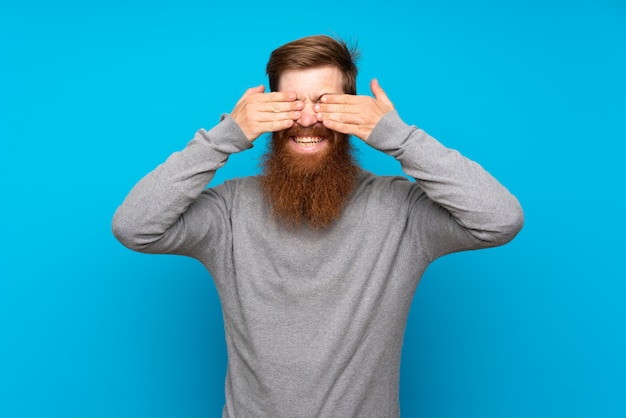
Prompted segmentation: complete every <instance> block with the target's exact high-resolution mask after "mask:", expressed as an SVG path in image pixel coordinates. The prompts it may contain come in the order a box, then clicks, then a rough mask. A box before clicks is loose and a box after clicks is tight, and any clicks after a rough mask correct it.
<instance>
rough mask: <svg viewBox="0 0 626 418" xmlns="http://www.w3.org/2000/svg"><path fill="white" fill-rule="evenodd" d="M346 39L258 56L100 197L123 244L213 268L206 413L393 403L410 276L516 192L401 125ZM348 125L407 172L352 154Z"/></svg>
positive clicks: (510, 219)
mask: <svg viewBox="0 0 626 418" xmlns="http://www.w3.org/2000/svg"><path fill="white" fill-rule="evenodd" d="M356 56H357V53H356V51H355V50H353V49H352V50H351V49H350V48H348V47H347V46H346V44H345V43H343V42H342V41H337V40H335V39H333V38H330V37H327V36H312V37H307V38H303V39H299V40H296V41H294V42H290V43H288V44H286V45H283V46H282V47H280V48H278V49H276V50H275V51H274V52H272V54H271V56H270V60H269V62H268V65H267V73H268V76H269V84H270V90H271V92H270V93H265V92H264V88H263V87H262V86H259V87H255V88H251V89H249V90H248V91H246V92H245V94H244V95H243V97H241V99H240V100H239V102H238V103H237V104H236V106H235V108H234V109H233V110H232V112H231V113H230V115H223V116H222V119H221V121H220V122H219V124H218V125H217V126H215V127H213V128H212V129H211V130H209V131H205V130H200V131H198V132H197V134H196V135H195V137H194V138H193V140H192V141H191V142H189V144H188V145H187V147H186V148H185V149H183V150H182V151H180V152H177V153H174V154H173V155H171V156H170V157H169V158H168V159H167V161H166V162H165V163H164V164H162V165H160V166H159V167H157V168H156V169H155V170H154V171H152V172H151V173H149V174H148V175H147V176H146V177H144V178H143V179H142V180H141V181H140V182H139V183H138V184H137V185H136V186H135V187H134V188H133V190H132V191H131V192H130V194H129V195H128V197H127V198H126V200H125V201H124V203H123V204H122V205H121V206H120V208H119V209H118V210H117V212H116V214H115V217H114V221H113V231H114V233H115V235H116V237H117V238H118V239H119V240H120V241H121V242H122V243H124V244H125V245H126V246H128V247H130V248H132V249H134V250H137V251H142V252H148V253H172V254H183V255H188V256H191V257H194V258H196V259H198V260H199V261H200V262H202V263H203V264H204V265H205V266H206V268H207V269H208V270H209V272H210V273H211V276H212V277H213V279H214V281H215V284H216V287H217V290H218V293H219V297H220V300H221V303H222V311H223V316H224V325H225V330H226V341H227V350H228V373H227V376H226V404H225V407H224V410H223V417H237V418H239V417H273V418H275V417H288V418H294V417H398V416H399V413H400V412H399V405H398V384H399V366H400V354H401V349H402V341H403V336H404V329H405V323H406V319H407V315H408V311H409V307H410V304H411V300H412V297H413V294H414V291H415V288H416V286H417V284H418V282H419V280H420V277H421V276H422V273H423V272H424V270H425V269H426V267H427V266H428V264H429V263H430V262H432V261H433V260H434V259H435V258H437V257H440V256H442V255H444V254H448V253H451V252H454V251H461V250H468V249H477V248H484V247H492V246H496V245H501V244H504V243H506V242H508V241H509V240H511V239H512V238H513V237H514V236H515V235H516V234H517V232H518V231H519V230H520V228H521V227H522V223H523V214H522V210H521V208H520V205H519V203H518V201H517V200H516V199H515V197H513V196H512V195H511V194H510V193H509V192H508V191H507V190H506V189H505V188H504V187H503V186H501V185H500V184H499V183H498V182H497V181H496V180H495V179H494V178H493V177H491V176H490V175H489V174H488V173H487V172H486V171H485V170H483V169H482V168H481V167H480V166H479V165H478V164H476V163H474V162H472V161H470V160H468V159H466V158H464V157H463V156H461V155H460V154H459V153H458V152H456V151H453V150H450V149H447V148H445V147H444V146H443V145H441V144H440V143H439V142H437V141H436V140H435V139H433V138H432V137H430V136H428V135H427V134H426V133H425V132H424V131H422V130H420V129H417V128H416V127H413V126H409V125H407V124H405V123H404V122H403V121H402V120H401V119H400V117H399V116H398V113H397V112H396V111H395V110H394V107H393V104H392V103H391V101H390V100H389V99H388V98H387V96H386V94H385V93H384V91H383V90H382V89H381V87H380V86H379V84H378V82H377V81H376V80H374V81H372V83H371V90H372V93H373V97H369V96H358V95H356V74H357V68H356V65H355V60H356ZM265 132H272V133H273V136H272V142H271V149H270V151H269V153H268V155H267V156H266V157H265V159H264V161H263V172H262V173H261V175H259V176H254V177H248V178H240V179H235V180H231V181H227V182H225V183H224V184H222V185H220V186H217V187H213V188H208V189H207V188H206V186H207V184H208V183H209V182H210V181H211V179H212V178H213V175H214V174H215V171H216V170H217V169H219V168H220V167H222V166H223V165H224V164H225V163H226V160H227V159H228V156H229V155H231V154H233V153H236V152H240V151H243V150H246V149H248V148H250V147H251V146H252V141H254V140H255V139H256V138H258V137H259V136H260V135H261V134H263V133H265ZM349 136H356V137H357V138H359V139H360V140H363V141H365V143H367V144H368V145H370V146H372V147H374V148H375V149H377V150H380V151H382V152H383V153H386V154H388V155H390V156H392V157H395V158H396V159H397V160H398V161H399V162H400V163H401V165H402V169H403V170H404V172H405V173H406V174H407V175H410V176H412V177H413V178H414V179H415V182H411V181H409V180H407V179H405V178H403V177H379V176H375V175H373V174H371V173H369V172H366V171H364V170H362V169H361V168H359V167H358V166H357V164H356V162H355V161H354V159H353V158H352V154H351V147H350V143H349V138H348V137H349Z"/></svg>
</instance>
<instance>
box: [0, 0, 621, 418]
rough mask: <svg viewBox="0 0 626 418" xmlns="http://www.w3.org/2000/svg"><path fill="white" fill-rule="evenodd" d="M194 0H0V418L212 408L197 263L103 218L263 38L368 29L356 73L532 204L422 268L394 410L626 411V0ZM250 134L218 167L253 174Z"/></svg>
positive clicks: (184, 413) (216, 410)
mask: <svg viewBox="0 0 626 418" xmlns="http://www.w3.org/2000/svg"><path fill="white" fill-rule="evenodd" d="M210 3H211V2H208V1H205V2H200V1H196V2H194V1H187V0H181V1H177V2H171V3H168V2H165V1H151V2H148V1H137V0H128V1H107V2H104V1H102V2H79V1H74V2H72V1H67V0H61V1H57V2H43V1H42V2H37V1H28V0H27V1H22V2H19V5H18V2H8V1H2V2H1V3H0V138H1V148H0V170H1V171H2V172H1V173H0V190H1V193H2V205H1V209H0V210H1V211H2V218H1V219H2V234H1V236H0V240H1V242H2V251H1V257H2V262H1V263H0V275H1V279H0V416H1V417H7V418H8V417H11V418H13V417H64V418H67V417H216V416H220V412H221V408H222V405H223V399H224V390H223V385H224V374H225V371H226V357H225V352H226V351H225V346H224V338H223V327H222V322H221V321H222V318H221V310H220V307H219V301H218V299H217V296H216V292H215V288H214V286H213V283H212V281H211V279H210V277H209V276H208V274H207V273H206V272H205V271H204V269H203V268H202V266H201V265H200V264H199V263H198V262H196V261H194V260H191V259H186V258H182V257H174V256H149V255H142V254H138V253H134V252H131V251H129V250H127V249H125V248H123V247H122V246H121V245H120V244H119V243H117V242H116V241H115V239H114V238H113V236H112V235H111V233H110V221H111V217H112V215H113V212H114V211H115V209H116V207H117V206H118V205H119V203H120V202H121V201H122V199H123V198H124V196H125V195H126V193H127V192H128V191H129V189H130V188H131V187H132V185H133V184H134V183H135V182H136V181H137V180H139V178H140V177H142V176H143V175H144V174H145V173H147V172H148V171H150V170H151V169H152V168H154V167H155V166H156V165H157V164H159V163H160V162H162V161H163V160H164V159H165V158H166V157H167V156H168V155H169V154H170V153H171V152H173V151H175V150H178V149H180V148H182V147H184V145H185V144H186V143H187V141H188V140H189V139H190V138H191V137H192V136H193V134H194V132H195V131H196V130H197V129H198V128H201V127H204V128H210V127H212V126H213V125H214V124H215V123H216V122H217V121H218V118H219V116H220V114H221V113H224V112H229V111H230V110H231V109H232V107H233V106H234V104H235V102H236V101H237V100H238V98H239V97H240V96H241V94H242V93H243V92H244V91H245V89H247V88H248V87H251V86H254V85H258V84H260V83H264V82H266V80H265V76H264V66H265V63H266V60H267V58H268V55H269V53H270V52H271V50H272V49H274V48H275V47H277V46H279V45H281V44H283V43H285V42H287V41H290V40H293V39H295V38H299V37H301V36H306V35H311V34H318V33H325V34H336V35H339V36H341V37H343V38H345V39H346V40H348V41H350V40H358V42H359V45H360V47H361V49H362V60H361V62H360V65H361V74H360V79H359V85H358V86H359V90H360V93H362V94H365V93H368V94H369V89H368V82H369V80H370V79H371V78H372V77H378V78H379V79H380V82H381V84H382V86H383V88H384V89H385V90H386V91H387V93H388V95H389V97H390V98H391V99H392V101H393V102H394V104H395V106H396V108H397V109H398V110H399V112H400V115H401V116H402V117H403V119H405V120H406V121H407V122H409V123H411V124H416V125H419V126H420V127H422V128H424V129H426V130H427V131H428V132H429V133H431V134H432V135H433V136H435V137H437V138H438V139H439V140H440V141H441V142H443V143H444V144H446V145H448V146H449V147H452V148H456V149H458V150H460V151H461V152H462V153H464V154H465V155H467V156H468V157H470V158H472V159H474V160H476V161H478V162H480V163H481V164H482V165H483V166H484V167H485V168H487V169H488V170H489V171H490V172H492V173H493V174H494V175H495V176H496V177H497V178H498V179H500V180H501V181H502V182H503V183H504V184H505V185H506V186H507V187H508V188H509V189H510V190H511V191H512V192H513V193H514V194H516V195H517V196H518V197H519V199H520V201H521V202H522V204H523V206H524V209H525V213H526V225H525V228H524V229H523V231H522V232H521V233H520V235H519V236H518V237H517V238H516V239H515V240H514V241H513V242H512V243H510V244H509V245H507V246H504V247H500V248H496V249H489V250H484V251H477V252H468V253H460V254H455V255H450V256H447V257H445V258H442V259H440V260H437V261H436V262H435V263H434V264H433V265H432V266H431V267H430V268H429V270H428V271H427V272H426V274H425V276H424V278H423V280H422V283H421V284H420V286H419V288H418V291H417V293H416V295H415V301H414V304H413V307H412V310H411V315H410V318H409V322H408V325H407V334H406V340H405V346H404V354H403V359H402V369H401V374H402V375H401V399H400V400H401V409H402V412H403V416H404V417H426V418H430V417H432V418H435V417H494V418H495V417H554V416H564V417H626V335H625V334H626V326H625V325H626V321H625V320H626V303H625V301H626V284H625V279H626V274H625V269H624V262H623V256H624V254H623V253H624V249H625V245H624V236H625V234H626V230H625V227H624V215H625V213H624V206H623V203H622V202H623V199H622V195H623V193H624V185H623V181H624V178H625V176H624V152H623V150H622V144H623V143H624V141H625V140H626V135H625V133H624V132H625V131H624V122H625V119H626V118H625V116H626V81H625V80H626V77H625V74H626V4H624V2H623V1H621V0H594V1H590V0H589V1H567V2H566V1H549V0H548V1H545V0H543V1H539V0H530V1H528V0H525V1H518V2H500V1H486V0H477V1H472V2H470V1H468V2H462V1H455V0H445V1H436V2H435V1H431V2H424V1H414V2H411V3H412V4H407V2H406V1H405V0H403V1H401V2H399V1H393V0H390V1H384V2H377V3H368V2H365V3H364V2H361V1H358V2H357V1H355V2H338V1H332V2H329V1H325V0H320V1H317V2H308V3H303V2H280V1H279V2H257V1H244V2H220V3H219V4H210ZM360 149H361V152H360V158H361V161H362V163H363V165H364V166H365V167H366V168H368V169H370V170H372V171H375V172H377V173H381V174H393V173H399V167H398V166H397V165H396V163H395V162H394V161H390V158H389V157H386V156H384V155H382V154H379V153H377V152H374V151H372V150H369V149H368V148H367V147H360ZM263 150H264V145H263V140H259V141H258V142H256V143H255V147H254V149H253V150H251V151H247V152H245V153H242V154H239V155H237V156H234V157H233V158H232V159H231V161H230V162H229V164H228V165H227V166H226V167H225V168H224V169H223V170H222V171H221V172H220V173H219V175H218V177H217V179H216V182H221V181H223V180H224V179H225V178H229V177H232V176H242V175H248V174H252V173H255V172H256V171H257V162H256V161H257V158H258V156H259V155H260V153H261V152H262V151H263Z"/></svg>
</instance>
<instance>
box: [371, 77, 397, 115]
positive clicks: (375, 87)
mask: <svg viewBox="0 0 626 418" xmlns="http://www.w3.org/2000/svg"><path fill="white" fill-rule="evenodd" d="M370 89H371V90H372V94H373V95H374V97H375V98H376V100H380V101H381V102H383V103H384V104H386V105H387V106H389V107H391V108H392V109H393V103H391V100H389V98H388V97H387V94H386V93H385V91H384V90H383V89H382V87H380V84H379V83H378V79H376V78H374V79H372V82H371V83H370Z"/></svg>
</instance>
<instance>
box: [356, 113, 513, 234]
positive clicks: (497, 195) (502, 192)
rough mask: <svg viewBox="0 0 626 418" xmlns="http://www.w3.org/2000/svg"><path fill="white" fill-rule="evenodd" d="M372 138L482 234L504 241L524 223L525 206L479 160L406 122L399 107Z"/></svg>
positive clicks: (435, 198) (472, 231)
mask: <svg viewBox="0 0 626 418" xmlns="http://www.w3.org/2000/svg"><path fill="white" fill-rule="evenodd" d="M368 143H370V144H371V145H372V146H374V147H375V148H377V149H379V150H381V151H383V152H385V153H387V154H389V155H391V156H393V157H395V158H396V159H397V160H398V161H399V162H400V164H401V165H402V169H403V171H404V172H405V173H406V174H407V175H409V176H411V177H413V178H414V179H415V180H416V182H417V183H418V184H419V185H420V187H421V188H422V190H424V192H425V193H426V195H427V196H428V197H429V198H430V199H432V200H433V201H434V202H436V203H437V204H438V205H440V206H441V207H443V208H444V209H446V210H447V211H448V212H449V213H450V214H451V215H452V217H453V218H454V219H455V220H456V222H457V223H458V224H459V225H460V226H461V227H463V228H464V229H465V230H466V231H468V232H469V233H470V234H471V235H473V236H474V237H475V238H477V239H478V240H481V241H484V242H485V243H489V244H490V245H498V244H503V243H505V242H507V241H509V240H510V239H512V238H513V237H514V236H515V235H516V234H517V232H518V231H519V230H520V228H521V227H522V224H523V212H522V209H521V206H520V204H519V202H518V201H517V199H516V198H515V197H514V196H513V195H512V194H511V193H510V192H509V191H508V190H507V189H506V188H505V187H504V186H502V185H501V184H500V183H499V182H498V181H497V180H496V179H495V178H494V177H493V176H491V175H490V174H489V173H488V172H487V171H486V170H484V169H483V168H482V167H481V166H480V165H478V164H477V163H475V162H473V161H471V160H469V159H468V158H466V157H464V156H462V155H461V154H460V153H458V152H457V151H455V150H452V149H449V148H446V147H444V146H443V145H442V144H441V143H439V142H438V141H437V140H435V139H434V138H432V137H431V136H429V135H428V134H427V133H426V132H424V131H423V130H421V129H417V128H415V127H414V126H409V125H407V124H405V123H404V122H402V120H401V119H400V118H399V116H398V115H397V113H396V112H391V113H389V114H387V115H386V116H385V117H384V118H383V119H382V120H381V121H380V123H379V125H377V126H376V128H375V130H374V131H373V132H372V135H371V136H370V140H369V141H368Z"/></svg>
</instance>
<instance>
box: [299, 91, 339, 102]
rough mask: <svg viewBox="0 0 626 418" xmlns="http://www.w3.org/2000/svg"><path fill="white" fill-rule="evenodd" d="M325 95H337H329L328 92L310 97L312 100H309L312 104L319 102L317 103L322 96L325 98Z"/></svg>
mask: <svg viewBox="0 0 626 418" xmlns="http://www.w3.org/2000/svg"><path fill="white" fill-rule="evenodd" d="M327 94H337V93H329V92H325V93H320V94H319V95H318V96H315V97H312V98H311V101H312V102H314V103H315V102H319V101H320V99H321V98H322V96H325V95H327ZM300 100H301V99H300Z"/></svg>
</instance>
